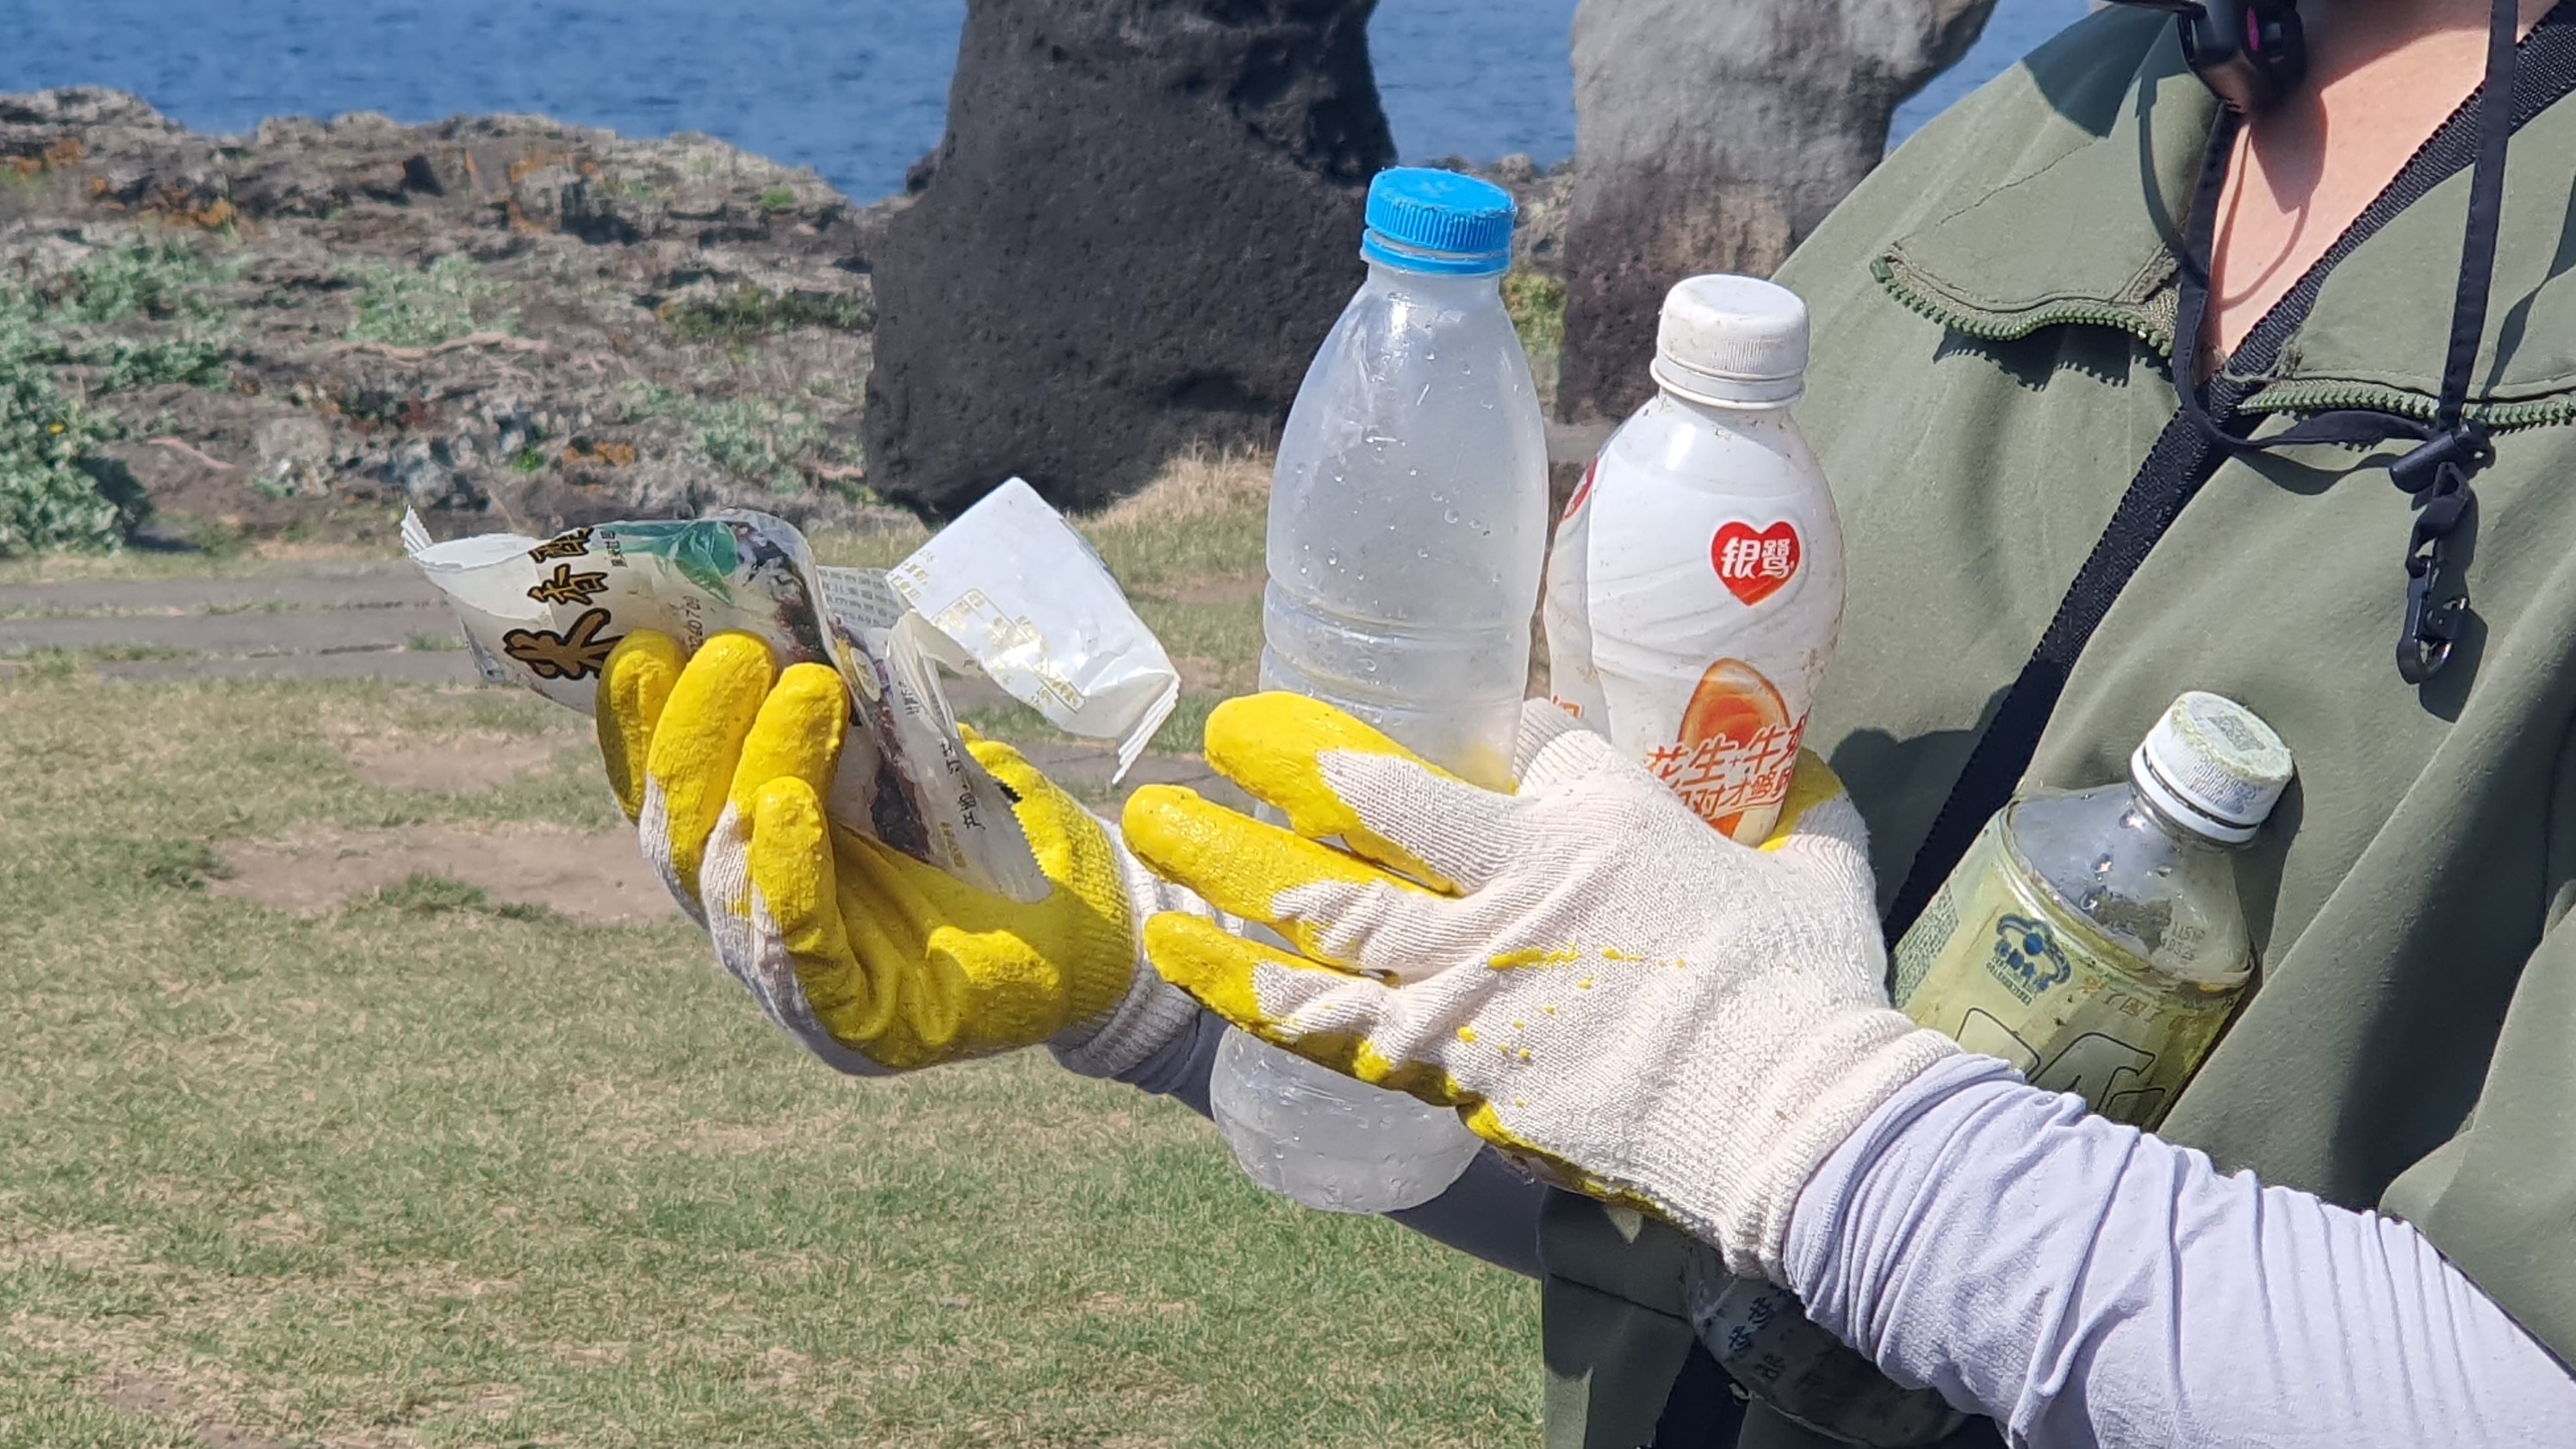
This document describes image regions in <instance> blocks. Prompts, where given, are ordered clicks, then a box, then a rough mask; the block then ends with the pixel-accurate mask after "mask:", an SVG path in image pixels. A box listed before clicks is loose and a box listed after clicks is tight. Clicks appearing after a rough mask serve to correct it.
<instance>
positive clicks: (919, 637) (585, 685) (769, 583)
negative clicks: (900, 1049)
mask: <svg viewBox="0 0 2576 1449" xmlns="http://www.w3.org/2000/svg"><path fill="white" fill-rule="evenodd" d="M403 546H404V548H405V549H406V550H407V551H408V552H409V553H410V555H411V558H412V562H414V563H415V564H418V565H419V566H420V569H421V571H422V572H423V573H424V574H426V575H428V577H429V580H430V582H432V583H434V584H436V585H437V586H438V587H439V589H440V590H441V591H442V592H443V593H445V594H446V595H447V597H448V600H449V602H450V603H452V604H454V605H455V607H456V612H457V615H458V618H459V619H460V620H461V621H462V622H463V624H464V627H465V638H466V642H467V644H468V645H469V646H471V647H472V649H473V651H474V660H475V663H476V665H477V666H478V667H480V669H481V670H482V672H483V677H484V678H485V679H487V680H490V681H492V682H493V683H496V684H515V685H520V686H523V687H525V688H529V689H533V690H535V691H536V692H538V693H539V694H542V695H544V696H546V697H547V698H548V699H551V700H554V701H556V702H557V703H560V704H564V705H569V706H571V707H572V708H575V709H578V710H581V711H583V712H585V713H588V712H590V711H591V710H592V709H593V708H594V707H595V703H596V696H597V692H598V686H599V674H600V670H601V668H602V667H603V666H605V665H606V664H607V662H608V655H609V651H610V650H612V649H614V648H615V647H616V646H617V643H618V641H619V640H621V639H623V638H625V637H626V636H627V635H628V634H629V633H632V632H633V631H635V630H638V629H650V630H654V631H657V632H660V633H664V634H668V635H670V636H671V637H673V638H675V639H677V640H678V641H679V642H680V647H681V648H682V650H683V651H685V652H688V653H695V652H696V651H697V648H698V646H699V645H700V644H702V643H704V642H705V641H706V640H707V638H708V637H709V636H711V635H715V634H721V633H726V632H736V631H738V632H741V633H746V634H751V635H754V636H756V637H758V638H760V639H763V640H765V641H767V642H768V644H769V645H770V647H771V648H772V649H773V650H775V651H776V652H777V655H778V660H779V665H780V667H781V668H785V667H786V666H787V665H790V664H806V663H810V664H824V665H828V666H830V667H831V668H832V669H834V670H836V671H837V672H838V673H839V674H840V676H841V679H842V681H843V683H844V684H845V685H847V687H848V689H849V695H850V704H851V710H850V719H851V724H850V730H849V737H848V739H847V741H846V742H845V744H844V746H843V749H842V753H841V765H840V773H839V775H838V777H837V778H836V779H835V780H834V782H833V786H832V791H831V797H830V800H829V801H828V802H827V803H828V805H829V808H830V810H831V814H832V818H833V821H834V822H835V823H836V824H838V825H841V826H842V827H844V828H847V829H851V830H856V831H859V832H860V833H862V834H865V835H869V836H872V837H873V838H875V839H877V840H878V841H881V842H883V843H884V844H886V845H888V846H890V847H892V848H894V849H896V850H899V851H901V852H903V853H904V854H906V855H909V856H911V857H912V858H914V859H915V860H919V861H922V862H924V863H926V864H929V865H932V866H936V867H938V868H939V869H941V870H944V871H946V872H948V873H949V874H951V875H953V876H956V877H957V878H958V879H960V880H963V881H965V882H966V883H968V884H970V885H973V886H975V887H977V888H978V889H982V890H987V891H992V892H994V893H996V894H999V895H1003V896H1007V897H1009V898H1010V899H1012V900H1017V901H1035V900H1039V899H1041V898H1043V897H1044V896H1045V895H1046V893H1047V890H1048V885H1047V881H1046V877H1045V876H1044V875H1043V874H1041V873H1040V872H1039V870H1038V866H1037V859H1036V857H1035V856H1033V855H1032V854H1031V853H1030V851H1029V844H1028V838H1027V837H1026V836H1025V835H1024V834H1022V833H1021V830H1020V825H1019V819H1018V817H1017V816H1015V815H1014V814H1012V812H1011V801H1010V797H1009V796H1008V795H1007V794H1005V793H1004V791H1003V789H1002V787H1001V784H1000V782H998V781H996V780H995V779H994V778H993V777H992V776H991V775H990V774H988V773H987V772H986V771H985V770H984V767H983V766H981V765H979V764H977V763H976V762H975V758H974V756H973V755H971V754H969V753H967V751H966V748H965V744H964V742H963V740H962V739H961V737H960V736H959V734H958V731H957V722H956V718H955V716H954V715H953V714H952V713H951V712H950V710H949V707H948V701H947V699H946V697H945V696H944V695H943V694H942V693H941V691H940V687H939V677H938V671H937V669H936V668H935V667H934V666H933V664H932V662H931V661H932V658H933V656H934V655H936V654H939V653H944V652H946V651H947V650H948V649H949V647H950V646H949V645H948V643H947V641H945V640H943V639H942V638H941V637H940V636H939V635H938V633H937V631H935V630H934V629H932V628H931V626H930V624H929V623H928V622H927V621H926V620H924V619H923V618H922V616H921V615H920V614H919V613H916V612H914V611H912V610H911V609H910V608H908V607H907V605H906V604H905V602H904V600H903V598H902V597H901V596H900V595H898V594H897V593H896V592H895V591H894V590H893V589H891V588H889V587H888V586H887V584H886V580H885V576H884V575H883V574H880V573H875V572H873V571H867V570H859V569H823V568H818V567H816V565H815V563H814V559H813V554H812V553H811V551H810V550H808V548H807V547H806V543H805V538H804V535H803V534H801V533H799V532H797V530H796V528H795V527H794V525H792V524H789V523H787V522H786V521H784V520H782V519H777V518H772V517H770V516H769V515H767V514H762V513H752V512H748V511H726V512H722V513H716V514H711V515H709V516H707V517H705V518H701V519H696V520H688V521H639V522H621V523H603V524H598V525H595V526H592V527H589V528H576V529H573V530H572V531H570V532H568V533H564V534H561V535H559V536H557V537H555V538H551V539H542V540H541V539H533V538H525V537H520V536H517V535H513V534H486V535H482V536H480V537H475V538H464V539H457V540H454V541H452V542H449V543H432V542H431V541H430V538H429V531H428V529H427V528H426V527H425V526H423V525H422V523H421V521H420V519H419V517H418V516H417V515H413V516H409V517H406V518H405V519H404V520H403Z"/></svg>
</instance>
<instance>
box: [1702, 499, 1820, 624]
mask: <svg viewBox="0 0 2576 1449" xmlns="http://www.w3.org/2000/svg"><path fill="white" fill-rule="evenodd" d="M1803 554H1804V550H1803V549H1802V548H1801V547H1800V546H1799V543H1798V530H1797V529H1796V528H1794V527H1792V526H1790V524H1789V522H1788V520H1786V519H1783V520H1781V521H1780V522H1778V523H1775V524H1773V525H1771V526H1770V527H1769V528H1766V529H1763V530H1762V531H1760V532H1758V533H1757V532H1755V531H1754V529H1753V525H1751V524H1749V523H1730V524H1728V525H1726V526H1725V527H1724V528H1721V529H1719V530H1718V531H1717V537H1716V539H1715V540H1714V541H1712V542H1711V543H1710V544H1709V546H1708V560H1709V562H1710V563H1711V564H1713V565H1715V566H1716V568H1717V581H1718V582H1719V583H1721V584H1724V585H1726V591H1727V592H1728V593H1731V594H1733V595H1735V597H1736V598H1737V599H1739V600H1741V601H1742V602H1743V603H1744V605H1745V607H1747V608H1751V607H1752V606H1753V605H1755V604H1758V603H1761V602H1762V601H1763V600H1764V599H1767V598H1769V597H1771V596H1772V595H1773V594H1776V593H1778V592H1780V590H1781V589H1782V588H1784V587H1785V586H1787V584H1788V582H1789V580H1791V579H1793V578H1796V577H1797V576H1798V564H1799V563H1800V561H1801V559H1802V556H1803Z"/></svg>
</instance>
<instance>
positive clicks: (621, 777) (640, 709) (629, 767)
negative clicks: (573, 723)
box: [591, 629, 683, 820]
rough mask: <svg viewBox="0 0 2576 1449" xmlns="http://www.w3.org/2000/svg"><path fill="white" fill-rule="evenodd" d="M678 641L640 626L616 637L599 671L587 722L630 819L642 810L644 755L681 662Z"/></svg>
mask: <svg viewBox="0 0 2576 1449" xmlns="http://www.w3.org/2000/svg"><path fill="white" fill-rule="evenodd" d="M682 662H683V661H682V660H681V658H680V641H678V640H677V639H674V638H672V637H671V636H670V635H668V634H656V633H654V632H652V631H651V630H649V629H639V630H637V631H636V632H634V633H632V634H629V635H627V636H626V637H625V638H624V639H621V640H619V641H618V644H617V647H616V648H615V649H613V650H611V651H610V652H609V655H608V663H607V665H606V666H605V667H603V668H602V669H601V670H600V672H599V699H598V703H597V704H596V706H594V708H593V709H592V711H591V724H592V726H593V727H594V728H596V729H597V731H598V732H599V758H600V760H601V762H602V763H603V764H605V765H606V766H607V767H608V788H610V789H611V790H614V791H616V792H617V805H618V808H619V809H621V810H624V811H625V812H626V818H627V819H629V820H633V819H634V818H636V817H637V816H639V815H641V814H643V813H644V760H645V756H646V755H647V754H648V753H649V752H650V751H651V749H652V746H653V730H654V727H655V726H656V725H658V724H660V723H661V721H662V708H663V706H664V704H665V703H666V702H668V701H669V699H670V697H671V686H672V685H673V684H674V683H676V682H678V680H679V678H680V669H681V665H682Z"/></svg>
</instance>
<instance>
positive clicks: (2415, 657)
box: [2397, 540, 2469, 684]
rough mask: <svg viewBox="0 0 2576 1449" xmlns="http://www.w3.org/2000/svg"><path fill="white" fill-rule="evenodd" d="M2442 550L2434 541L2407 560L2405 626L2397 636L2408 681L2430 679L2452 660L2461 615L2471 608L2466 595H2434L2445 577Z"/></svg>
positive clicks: (2401, 670)
mask: <svg viewBox="0 0 2576 1449" xmlns="http://www.w3.org/2000/svg"><path fill="white" fill-rule="evenodd" d="M2442 552H2443V550H2442V545H2441V542H2440V541H2439V540H2435V541H2434V542H2433V543H2432V544H2431V545H2429V546H2428V547H2427V548H2426V549H2425V550H2424V551H2423V552H2421V553H2417V554H2410V555H2408V556H2407V559H2406V627H2405V629H2404V630H2403V631H2402V632H2400V633H2399V634H2398V636H2397V675H2398V677H2399V678H2401V679H2403V680H2405V681H2406V682H2407V683H2408V684H2422V683H2424V682H2426V681H2427V680H2430V679H2431V678H2432V677H2433V676H2434V675H2436V674H2439V673H2441V672H2442V669H2443V666H2445V665H2447V664H2449V663H2450V662H2451V646H2452V645H2454V644H2456V643H2458V642H2459V638H2460V616H2461V615H2463V614H2466V613H2467V612H2468V611H2469V597H2468V595H2466V594H2457V595H2454V596H2452V597H2451V598H2448V599H2444V600H2440V601H2438V602H2437V601H2436V600H2435V599H2434V598H2433V589H2434V587H2435V586H2436V585H2437V584H2438V583H2440V581H2441V577H2442Z"/></svg>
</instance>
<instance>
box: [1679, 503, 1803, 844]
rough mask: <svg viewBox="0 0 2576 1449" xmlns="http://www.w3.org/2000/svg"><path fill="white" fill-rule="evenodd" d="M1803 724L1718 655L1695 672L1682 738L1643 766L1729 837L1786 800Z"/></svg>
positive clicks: (1735, 662) (1758, 677) (1758, 680)
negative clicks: (1705, 668) (1748, 820)
mask: <svg viewBox="0 0 2576 1449" xmlns="http://www.w3.org/2000/svg"><path fill="white" fill-rule="evenodd" d="M1782 526H1783V527H1785V526H1786V525H1782ZM1806 724H1807V722H1806V721H1805V720H1803V719H1794V718H1792V717H1791V716H1790V714H1789V706H1788V703H1787V702H1786V701H1784V700H1783V699H1781V698H1780V691H1779V690H1777V689H1775V688H1773V687H1772V685H1771V681H1770V680H1768V679H1765V678H1763V677H1762V671H1760V670H1758V669H1755V668H1754V667H1753V666H1752V665H1750V664H1747V663H1745V662H1744V661H1743V660H1740V659H1721V660H1719V661H1717V662H1716V663H1715V664H1712V665H1710V666H1709V667H1708V672H1707V673H1706V674H1703V675H1701V676H1700V681H1699V688H1698V689H1696V690H1695V691H1693V692H1692V694H1691V699H1690V704H1689V706H1688V708H1686V709H1685V710H1683V712H1682V725H1681V738H1680V739H1679V740H1677V741H1675V742H1674V743H1672V744H1669V745H1665V746H1662V747H1661V748H1659V749H1656V750H1655V751H1653V752H1652V753H1651V754H1649V755H1648V756H1647V759H1646V768H1648V769H1650V770H1652V771H1654V773H1655V777H1656V778H1657V779H1659V780H1662V781H1663V782H1664V783H1665V784H1666V785H1667V786H1669V787H1671V789H1672V791H1673V793H1674V794H1677V795H1679V796H1681V797H1682V800H1683V801H1684V802H1685V803H1687V804H1688V805H1689V806H1690V807H1691V809H1693V810H1695V811H1697V812H1699V816H1700V818H1701V819H1703V820H1706V821H1707V822H1708V823H1709V824H1711V825H1713V826H1715V827H1717V828H1718V829H1719V830H1721V831H1724V832H1725V833H1726V834H1727V835H1728V836H1730V837H1733V836H1735V833H1736V829H1737V827H1738V826H1740V825H1742V824H1743V823H1744V817H1745V816H1746V815H1747V814H1749V813H1751V812H1753V811H1757V810H1768V809H1769V808H1770V807H1773V806H1776V805H1778V804H1779V803H1780V802H1781V801H1783V800H1785V799H1787V798H1788V796H1789V777H1790V776H1791V775H1792V774H1793V773H1795V772H1796V770H1797V768H1798V741H1799V738H1800V736H1802V735H1804V734H1805V733H1806ZM1745 843H1746V844H1757V843H1759V842H1754V841H1747V842H1745Z"/></svg>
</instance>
